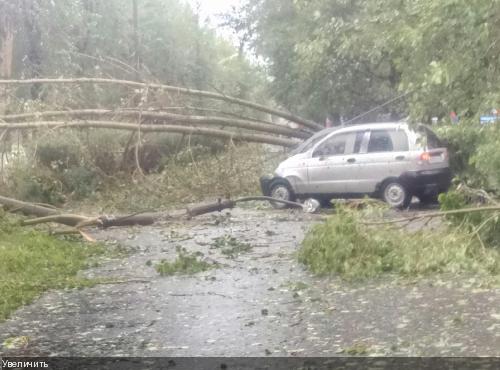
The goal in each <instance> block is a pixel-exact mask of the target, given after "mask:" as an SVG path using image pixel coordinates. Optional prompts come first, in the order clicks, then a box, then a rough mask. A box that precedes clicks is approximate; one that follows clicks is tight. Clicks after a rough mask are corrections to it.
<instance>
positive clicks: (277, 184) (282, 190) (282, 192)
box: [269, 180, 295, 209]
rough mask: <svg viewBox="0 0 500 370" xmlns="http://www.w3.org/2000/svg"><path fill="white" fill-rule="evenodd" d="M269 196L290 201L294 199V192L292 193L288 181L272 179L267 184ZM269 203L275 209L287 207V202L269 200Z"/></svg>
mask: <svg viewBox="0 0 500 370" xmlns="http://www.w3.org/2000/svg"><path fill="white" fill-rule="evenodd" d="M269 196H270V197H271V198H276V199H281V200H288V201H290V202H294V201H295V194H294V193H293V190H292V188H291V187H290V184H288V182H287V181H285V180H275V181H273V182H272V183H271V185H270V186H269ZM271 205H272V206H273V208H276V209H284V208H288V207H289V206H288V205H287V204H284V203H278V202H271Z"/></svg>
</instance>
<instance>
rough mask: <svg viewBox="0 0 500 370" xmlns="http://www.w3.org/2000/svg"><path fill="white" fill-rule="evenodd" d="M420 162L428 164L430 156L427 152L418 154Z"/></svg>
mask: <svg viewBox="0 0 500 370" xmlns="http://www.w3.org/2000/svg"><path fill="white" fill-rule="evenodd" d="M420 160H421V161H424V162H429V161H430V160H431V154H430V153H429V152H423V153H422V154H420Z"/></svg>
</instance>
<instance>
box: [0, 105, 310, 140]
mask: <svg viewBox="0 0 500 370" xmlns="http://www.w3.org/2000/svg"><path fill="white" fill-rule="evenodd" d="M103 117H106V118H112V119H114V118H118V117H126V118H133V119H134V122H136V123H137V122H139V121H140V122H141V124H148V123H155V124H160V123H166V124H179V123H184V124H189V125H195V126H202V125H209V126H223V127H236V128H241V129H246V130H251V131H258V132H267V133H271V134H277V135H284V136H287V137H292V138H300V139H305V138H308V137H309V136H311V135H310V134H309V133H307V132H304V131H300V130H296V129H292V128H289V127H286V126H281V125H276V124H273V123H263V122H255V121H249V120H243V119H234V118H226V117H210V116H192V115H181V114H174V113H167V112H155V111H148V110H145V111H141V110H138V109H134V110H130V109H127V110H123V109H119V110H110V109H78V110H67V111H44V112H32V113H21V114H11V115H4V116H0V121H4V122H6V123H14V124H15V122H16V121H20V122H21V121H22V122H26V121H27V120H28V121H33V122H36V120H37V119H40V118H65V119H80V120H82V119H90V120H96V118H97V120H99V119H102V118H103Z"/></svg>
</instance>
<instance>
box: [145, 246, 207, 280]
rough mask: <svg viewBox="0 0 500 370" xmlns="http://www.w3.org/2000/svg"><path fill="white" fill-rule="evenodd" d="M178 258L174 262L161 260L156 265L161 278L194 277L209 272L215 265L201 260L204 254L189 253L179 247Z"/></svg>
mask: <svg viewBox="0 0 500 370" xmlns="http://www.w3.org/2000/svg"><path fill="white" fill-rule="evenodd" d="M176 250H177V258H176V259H175V261H173V262H169V261H166V260H161V261H160V263H158V264H156V265H155V269H156V271H157V272H158V273H159V274H160V275H161V276H172V275H175V274H182V275H193V274H197V273H198V272H202V271H207V270H209V269H211V268H214V267H215V265H214V264H211V263H208V262H206V261H203V260H200V257H201V256H203V253H201V252H197V253H189V252H188V251H187V250H186V249H185V248H182V247H179V246H178V247H177V248H176Z"/></svg>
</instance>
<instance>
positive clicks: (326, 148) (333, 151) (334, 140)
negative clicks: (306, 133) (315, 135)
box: [313, 134, 349, 157]
mask: <svg viewBox="0 0 500 370" xmlns="http://www.w3.org/2000/svg"><path fill="white" fill-rule="evenodd" d="M348 137H349V134H339V135H334V136H332V137H330V138H329V139H327V140H326V141H325V142H323V143H322V144H321V145H320V146H319V147H317V148H316V150H315V151H314V154H313V157H329V156H332V155H340V154H344V153H345V149H346V145H347V139H348Z"/></svg>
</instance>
